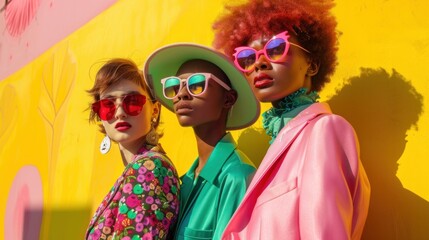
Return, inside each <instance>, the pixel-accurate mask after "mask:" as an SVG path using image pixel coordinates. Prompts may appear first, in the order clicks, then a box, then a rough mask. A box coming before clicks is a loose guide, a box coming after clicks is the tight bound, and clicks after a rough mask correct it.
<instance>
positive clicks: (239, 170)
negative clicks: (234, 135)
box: [222, 149, 256, 178]
mask: <svg viewBox="0 0 429 240" xmlns="http://www.w3.org/2000/svg"><path fill="white" fill-rule="evenodd" d="M255 170H256V169H255V167H254V165H253V163H252V162H251V161H250V160H249V158H248V157H247V156H246V154H244V153H243V152H242V151H240V150H239V149H235V150H234V151H233V153H232V154H231V156H230V157H229V159H228V161H226V162H225V164H224V166H223V167H222V173H223V174H222V175H224V177H228V178H247V176H248V175H249V174H251V173H253V172H254V171H255Z"/></svg>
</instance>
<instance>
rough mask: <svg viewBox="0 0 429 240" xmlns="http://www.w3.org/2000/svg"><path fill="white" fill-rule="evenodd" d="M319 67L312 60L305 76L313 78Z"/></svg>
mask: <svg viewBox="0 0 429 240" xmlns="http://www.w3.org/2000/svg"><path fill="white" fill-rule="evenodd" d="M319 67H320V64H319V63H318V62H316V61H313V60H312V61H311V62H310V65H309V66H308V69H307V73H306V75H307V76H309V77H313V76H314V75H316V74H317V73H318V72H319Z"/></svg>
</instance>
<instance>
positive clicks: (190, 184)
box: [174, 133, 255, 240]
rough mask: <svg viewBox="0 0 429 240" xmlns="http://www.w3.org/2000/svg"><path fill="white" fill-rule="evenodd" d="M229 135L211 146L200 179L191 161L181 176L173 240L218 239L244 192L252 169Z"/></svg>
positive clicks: (195, 163) (194, 164) (196, 161)
mask: <svg viewBox="0 0 429 240" xmlns="http://www.w3.org/2000/svg"><path fill="white" fill-rule="evenodd" d="M236 148H237V146H236V144H235V142H234V140H233V138H232V136H231V134H230V133H228V134H226V135H225V136H224V137H223V138H222V139H221V140H220V141H219V142H218V143H217V144H216V146H215V148H214V150H213V152H212V153H211V155H210V157H209V159H208V160H207V163H206V165H205V166H204V168H203V169H202V170H201V172H200V175H199V176H198V177H197V178H196V179H194V170H195V168H196V167H197V165H198V158H197V159H196V160H195V162H194V163H193V165H192V166H191V168H190V169H189V171H188V172H187V173H186V174H185V175H183V176H182V178H181V179H182V185H181V192H180V198H181V199H180V214H179V219H178V222H177V228H176V234H175V238H174V239H186V240H188V239H189V240H190V239H200V240H201V239H220V237H221V236H222V233H223V230H224V229H225V227H226V225H227V224H228V222H229V220H230V218H231V217H232V215H233V214H234V212H235V209H236V208H237V207H238V205H239V204H240V202H241V199H242V198H243V196H244V193H245V192H246V188H247V184H248V182H250V180H251V179H249V178H250V177H251V176H252V175H253V173H254V171H255V168H254V167H253V166H252V165H250V164H252V163H251V162H250V161H249V160H248V159H247V157H246V156H245V155H244V154H243V153H241V152H240V151H239V150H238V149H236Z"/></svg>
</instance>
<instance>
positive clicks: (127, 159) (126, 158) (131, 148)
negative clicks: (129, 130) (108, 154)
mask: <svg viewBox="0 0 429 240" xmlns="http://www.w3.org/2000/svg"><path fill="white" fill-rule="evenodd" d="M143 144H144V138H142V139H138V140H136V141H133V142H130V143H119V150H120V151H121V156H122V162H123V163H124V166H126V165H128V164H129V163H131V162H132V161H133V159H134V156H135V155H136V154H137V152H138V151H139V149H140V148H141V147H142V146H143Z"/></svg>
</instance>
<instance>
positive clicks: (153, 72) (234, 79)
mask: <svg viewBox="0 0 429 240" xmlns="http://www.w3.org/2000/svg"><path fill="white" fill-rule="evenodd" d="M192 59H201V60H205V61H208V62H211V63H213V64H215V65H216V66H218V67H219V68H220V69H222V70H223V71H224V72H225V74H226V75H227V76H228V78H229V80H230V81H231V85H232V88H233V89H235V91H237V95H238V97H237V101H236V102H235V104H234V106H233V109H232V111H231V112H230V113H229V115H228V120H227V124H226V128H227V129H228V130H234V129H241V128H245V127H248V126H250V125H252V124H253V123H254V122H255V121H256V120H257V119H258V117H259V112H260V106H259V102H258V101H257V100H256V98H255V96H254V95H253V92H252V89H251V88H250V86H249V85H248V83H247V80H246V78H245V77H244V75H243V74H242V73H241V72H240V71H239V70H237V69H236V68H235V66H234V64H233V63H232V61H231V60H229V59H228V58H227V57H226V56H225V55H224V54H222V53H220V52H218V51H215V50H213V49H211V48H208V47H206V46H203V45H198V44H193V43H178V44H171V45H167V46H164V47H162V48H160V49H158V50H156V51H154V52H153V53H152V54H151V55H150V56H149V58H148V59H147V60H146V63H145V66H144V70H143V71H144V75H145V78H146V81H147V82H148V84H149V86H150V87H151V88H152V89H153V94H154V95H155V97H156V99H157V100H158V101H159V102H160V103H161V104H162V105H163V106H165V107H166V108H167V109H169V110H170V111H173V112H174V110H173V101H171V100H169V99H166V98H165V97H164V95H163V92H162V84H161V79H162V78H165V77H169V76H174V75H176V73H177V71H178V70H179V68H180V66H181V65H182V64H183V63H185V62H187V61H189V60H192Z"/></svg>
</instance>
